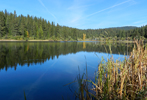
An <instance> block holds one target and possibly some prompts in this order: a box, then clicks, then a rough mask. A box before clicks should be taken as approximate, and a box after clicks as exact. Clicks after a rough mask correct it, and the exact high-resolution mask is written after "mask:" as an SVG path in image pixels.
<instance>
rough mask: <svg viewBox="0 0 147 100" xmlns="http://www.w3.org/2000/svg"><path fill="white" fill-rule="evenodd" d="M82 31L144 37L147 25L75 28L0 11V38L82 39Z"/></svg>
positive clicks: (94, 35)
mask: <svg viewBox="0 0 147 100" xmlns="http://www.w3.org/2000/svg"><path fill="white" fill-rule="evenodd" d="M83 33H84V34H86V39H87V38H88V39H90V40H91V39H96V38H97V39H99V40H100V39H101V38H108V39H113V38H117V39H120V40H121V39H126V37H129V39H130V40H132V39H134V38H137V39H140V38H141V39H146V38H147V25H146V26H142V27H129V26H126V27H116V28H106V29H85V30H82V29H77V28H71V27H67V26H61V25H59V24H57V25H55V23H54V22H49V21H47V20H45V19H43V18H41V17H40V18H37V17H33V16H29V15H27V16H23V15H19V16H17V14H16V11H14V13H8V12H7V10H5V11H4V12H3V11H0V39H16V40H28V39H29V40H82V39H83Z"/></svg>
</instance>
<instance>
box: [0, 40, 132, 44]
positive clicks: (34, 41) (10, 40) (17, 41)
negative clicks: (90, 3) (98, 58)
mask: <svg viewBox="0 0 147 100" xmlns="http://www.w3.org/2000/svg"><path fill="white" fill-rule="evenodd" d="M78 41H80V42H88V41H89V42H90V41H93V42H94V41H95V42H110V43H111V42H118V43H135V41H127V40H125V41H123V40H122V41H97V40H78ZM78 41H76V40H71V41H69V40H65V41H63V40H14V39H10V40H9V39H0V42H78Z"/></svg>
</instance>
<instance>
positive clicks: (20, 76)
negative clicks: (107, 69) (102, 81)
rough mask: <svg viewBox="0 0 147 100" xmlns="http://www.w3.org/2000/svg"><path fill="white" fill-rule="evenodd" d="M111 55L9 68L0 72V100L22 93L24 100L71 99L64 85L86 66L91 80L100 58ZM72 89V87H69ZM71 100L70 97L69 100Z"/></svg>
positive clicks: (81, 56)
mask: <svg viewBox="0 0 147 100" xmlns="http://www.w3.org/2000/svg"><path fill="white" fill-rule="evenodd" d="M111 56H112V55H110V54H107V53H98V52H77V53H76V54H73V53H71V54H67V55H60V56H59V58H58V59H57V57H55V58H54V59H53V60H52V59H50V60H48V61H46V62H44V63H41V64H40V63H37V64H36V65H35V64H32V65H30V66H29V67H28V66H27V65H24V66H20V65H17V66H18V67H17V70H14V68H9V69H8V70H7V71H5V69H3V70H1V71H0V90H1V91H0V100H5V99H7V100H19V99H20V100H22V99H24V91H25V92H26V97H27V98H28V100H41V99H42V98H43V99H50V100H59V99H62V96H63V97H64V99H68V98H70V99H71V98H73V94H72V93H71V91H70V89H69V87H68V86H64V85H65V84H68V83H70V82H72V81H74V80H75V78H76V77H77V75H78V73H79V71H78V66H79V68H80V73H81V74H82V73H83V72H85V69H86V63H87V69H88V75H89V78H94V72H95V71H96V70H97V67H98V64H99V63H100V61H101V58H102V57H103V58H104V59H105V60H106V59H107V58H110V57H111ZM113 58H114V60H116V59H118V58H119V59H120V60H123V59H124V55H117V54H113ZM72 88H74V85H73V86H72ZM73 99H74V98H73Z"/></svg>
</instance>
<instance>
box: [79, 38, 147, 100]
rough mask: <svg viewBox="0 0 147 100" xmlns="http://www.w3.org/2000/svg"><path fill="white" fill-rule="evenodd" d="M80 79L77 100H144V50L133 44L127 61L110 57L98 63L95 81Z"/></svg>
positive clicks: (146, 61) (146, 73)
mask: <svg viewBox="0 0 147 100" xmlns="http://www.w3.org/2000/svg"><path fill="white" fill-rule="evenodd" d="M78 80H79V79H78ZM82 80H83V81H80V83H79V84H80V91H81V93H80V95H81V96H79V97H80V98H79V99H82V100H85V99H87V100H94V99H97V100H101V99H105V100H109V99H114V100H116V99H123V100H134V99H139V100H140V99H147V47H145V46H144V45H143V43H142V42H137V41H136V44H135V45H134V49H133V50H132V52H131V54H130V56H129V58H128V59H127V58H125V60H124V61H122V62H120V61H118V60H116V61H114V60H113V57H112V58H111V59H108V61H107V62H105V61H104V60H102V61H101V63H100V64H99V66H98V72H97V73H96V77H95V82H92V81H90V80H87V79H83V78H82ZM87 83H90V84H91V86H90V87H89V86H88V84H87ZM84 91H85V93H84Z"/></svg>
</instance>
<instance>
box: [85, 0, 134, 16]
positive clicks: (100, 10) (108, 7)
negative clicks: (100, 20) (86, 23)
mask: <svg viewBox="0 0 147 100" xmlns="http://www.w3.org/2000/svg"><path fill="white" fill-rule="evenodd" d="M129 1H132V0H127V1H124V2H121V3H119V4H115V5H113V6H111V7H108V8H105V9H102V10H100V11H97V12H95V13H92V14H89V15H88V16H87V17H89V16H92V15H95V14H97V13H100V12H103V11H105V10H108V9H112V8H114V7H117V6H120V5H122V4H125V3H127V2H129Z"/></svg>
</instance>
